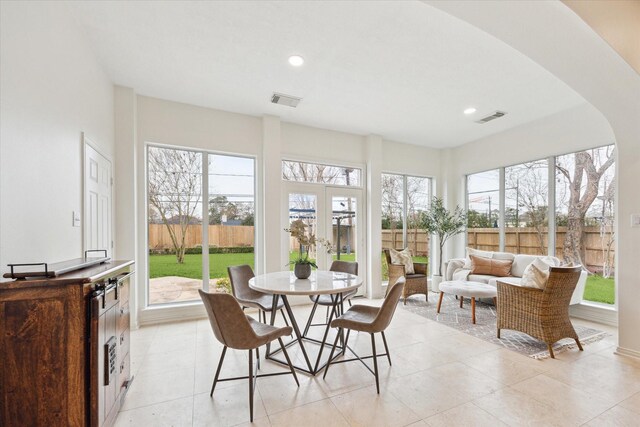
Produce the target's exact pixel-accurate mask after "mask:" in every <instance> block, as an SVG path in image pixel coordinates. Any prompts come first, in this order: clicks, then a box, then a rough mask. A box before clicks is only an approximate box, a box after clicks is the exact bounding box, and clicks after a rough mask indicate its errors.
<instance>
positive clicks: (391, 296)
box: [322, 277, 405, 394]
mask: <svg viewBox="0 0 640 427" xmlns="http://www.w3.org/2000/svg"><path fill="white" fill-rule="evenodd" d="M404 286H405V279H404V277H400V278H398V280H397V281H396V282H395V283H394V284H393V286H390V288H391V290H390V291H389V292H388V293H387V296H386V297H385V299H384V301H383V303H382V306H381V307H372V306H369V305H354V306H353V307H351V308H350V309H349V310H347V311H346V312H345V313H344V314H343V315H342V316H340V317H338V318H337V319H334V320H333V321H332V322H331V327H332V328H339V329H338V333H337V334H336V339H335V341H334V342H333V347H332V348H331V354H330V355H329V361H328V363H327V367H326V369H325V371H324V375H323V377H322V378H326V377H327V372H329V366H331V364H332V363H344V362H351V361H353V360H359V361H360V362H361V363H362V364H363V365H364V366H365V368H367V369H368V370H369V372H371V373H372V374H373V376H375V377H376V390H377V392H378V394H380V381H379V380H378V357H383V356H387V360H389V366H391V355H390V354H389V347H388V346H387V338H386V337H385V336H384V330H385V329H387V327H388V326H389V324H390V323H391V319H392V318H393V314H394V313H395V311H396V307H397V305H398V300H399V299H400V294H401V293H402V290H403V289H404ZM344 329H346V330H347V336H346V338H345V340H344V346H343V354H344V353H346V349H347V348H349V350H351V352H352V353H353V354H354V355H355V356H356V358H355V359H346V360H338V361H334V360H333V354H334V353H335V351H336V346H337V344H338V339H339V338H340V337H341V336H342V332H343V330H344ZM352 330H354V331H359V332H366V333H368V334H370V335H371V351H372V353H373V354H372V355H371V356H364V357H360V356H358V355H357V354H356V353H355V352H354V351H353V350H352V349H351V348H350V347H347V344H348V343H349V333H351V331H352ZM378 332H379V333H380V334H381V335H382V342H383V343H384V350H385V352H384V353H383V354H377V353H376V339H375V334H376V333H378ZM363 359H373V370H371V368H370V367H369V365H367V364H366V363H364V360H363Z"/></svg>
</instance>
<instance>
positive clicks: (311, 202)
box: [289, 193, 318, 270]
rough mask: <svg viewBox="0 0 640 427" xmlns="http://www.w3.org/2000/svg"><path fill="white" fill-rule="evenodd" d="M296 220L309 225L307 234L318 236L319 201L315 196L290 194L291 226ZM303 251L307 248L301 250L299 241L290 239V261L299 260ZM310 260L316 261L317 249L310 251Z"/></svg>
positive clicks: (290, 267) (291, 266) (291, 267)
mask: <svg viewBox="0 0 640 427" xmlns="http://www.w3.org/2000/svg"><path fill="white" fill-rule="evenodd" d="M296 220H302V221H303V222H304V223H305V224H306V225H307V229H306V230H307V233H313V234H317V232H318V200H317V197H316V195H315V194H300V193H290V194H289V224H291V223H292V222H293V221H296ZM301 250H302V251H304V250H305V248H301V247H300V245H299V244H298V241H297V240H296V239H295V238H293V237H290V238H289V260H290V261H293V260H295V259H297V257H298V256H299V254H300V251H301ZM309 258H313V259H316V251H315V248H313V249H312V250H310V251H309ZM289 269H290V270H293V264H291V265H290V266H289Z"/></svg>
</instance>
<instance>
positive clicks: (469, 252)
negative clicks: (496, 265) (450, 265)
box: [463, 248, 493, 270]
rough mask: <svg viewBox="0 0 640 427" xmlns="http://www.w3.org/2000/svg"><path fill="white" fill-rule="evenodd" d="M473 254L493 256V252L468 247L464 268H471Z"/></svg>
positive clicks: (485, 256) (484, 256)
mask: <svg viewBox="0 0 640 427" xmlns="http://www.w3.org/2000/svg"><path fill="white" fill-rule="evenodd" d="M471 255H473V256H480V257H483V258H493V252H491V251H481V250H480V249H473V248H467V258H466V259H465V261H464V267H463V268H464V269H466V270H471V267H472V266H471Z"/></svg>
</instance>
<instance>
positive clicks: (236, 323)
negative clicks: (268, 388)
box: [198, 289, 300, 422]
mask: <svg viewBox="0 0 640 427" xmlns="http://www.w3.org/2000/svg"><path fill="white" fill-rule="evenodd" d="M198 292H199V293H200V298H202V302H203V303H204V306H205V308H206V309H207V315H208V316H209V322H210V323H211V329H213V334H214V335H215V337H216V339H217V340H218V341H220V343H222V344H223V345H224V347H223V349H222V354H221V355H220V361H219V362H218V368H217V369H216V373H215V376H214V377H213V385H212V386H211V393H209V396H211V397H213V391H214V390H215V388H216V384H217V383H218V382H219V381H233V380H241V379H248V380H249V416H250V418H251V421H252V422H253V394H254V391H255V386H256V378H259V377H270V376H275V375H288V374H291V375H293V378H294V379H295V380H296V384H298V387H299V386H300V383H299V382H298V377H297V376H296V372H295V371H294V369H293V366H292V365H291V359H289V354H288V353H287V349H286V348H285V346H284V344H283V342H282V337H283V336H285V335H291V326H285V327H282V328H277V327H275V326H271V325H266V324H264V323H260V322H258V321H257V320H255V319H253V318H251V317H249V316H247V315H245V314H244V313H243V312H242V309H241V308H240V305H239V304H238V301H236V299H235V298H234V297H233V296H232V295H229V294H225V293H207V292H204V291H202V290H200V289H198ZM275 340H278V342H279V343H280V348H282V353H283V354H284V357H285V358H286V359H287V363H288V364H289V371H290V372H275V373H270V374H260V375H259V374H258V370H259V369H260V354H259V353H258V348H259V347H260V346H262V345H265V344H268V343H270V342H271V341H275ZM227 348H232V349H236V350H248V351H249V375H248V376H246V377H233V378H220V370H221V369H222V363H223V362H224V356H225V354H226V353H227ZM254 349H255V351H256V360H257V367H256V369H255V374H254V366H253V350H254Z"/></svg>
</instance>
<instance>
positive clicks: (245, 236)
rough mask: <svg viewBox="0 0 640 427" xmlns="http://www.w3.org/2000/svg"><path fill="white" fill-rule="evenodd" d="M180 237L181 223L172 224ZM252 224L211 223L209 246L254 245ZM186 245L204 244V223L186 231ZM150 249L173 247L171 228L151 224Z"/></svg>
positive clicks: (190, 226) (193, 225) (196, 245)
mask: <svg viewBox="0 0 640 427" xmlns="http://www.w3.org/2000/svg"><path fill="white" fill-rule="evenodd" d="M171 227H173V229H174V230H175V231H176V235H177V236H178V238H180V237H181V236H182V232H181V230H180V226H179V225H172V226H171ZM253 228H254V227H253V226H252V225H210V226H209V246H220V247H237V246H253V245H254V240H255V239H254V229H253ZM185 235H186V237H185V247H187V248H195V247H198V246H202V225H201V224H191V225H188V226H187V229H186V232H185ZM149 249H153V250H158V249H173V244H172V243H171V237H170V236H169V230H168V229H167V226H166V225H164V224H149Z"/></svg>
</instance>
